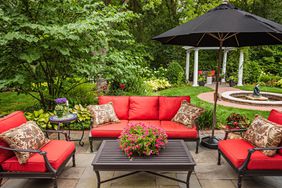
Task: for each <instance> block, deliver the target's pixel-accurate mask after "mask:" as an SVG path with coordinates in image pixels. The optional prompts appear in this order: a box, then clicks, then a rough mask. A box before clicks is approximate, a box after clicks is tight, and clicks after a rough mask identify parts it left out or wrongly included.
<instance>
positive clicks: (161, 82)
mask: <svg viewBox="0 0 282 188" xmlns="http://www.w3.org/2000/svg"><path fill="white" fill-rule="evenodd" d="M145 84H146V85H147V86H149V87H150V88H151V89H152V90H153V91H158V90H160V89H165V88H168V87H171V85H170V83H169V82H168V80H166V79H158V78H157V79H152V80H148V81H145Z"/></svg>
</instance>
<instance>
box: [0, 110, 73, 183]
mask: <svg viewBox="0 0 282 188" xmlns="http://www.w3.org/2000/svg"><path fill="white" fill-rule="evenodd" d="M26 121H27V120H26V118H25V116H24V113H23V112H20V111H17V112H14V113H12V114H10V115H8V116H6V117H3V118H0V133H2V132H5V131H7V130H9V129H12V128H15V127H18V126H20V125H21V124H23V123H25V122H26ZM44 132H45V133H46V134H48V133H59V134H64V135H65V138H66V140H51V141H49V142H48V143H47V144H46V145H44V146H43V147H42V148H41V149H40V150H31V149H27V150H19V149H12V148H9V146H8V144H6V143H5V142H3V141H1V140H0V185H1V182H2V179H3V178H4V177H7V178H40V179H42V178H44V179H53V180H54V188H56V187H57V177H58V175H59V174H60V173H61V172H62V171H63V169H64V167H65V165H66V164H67V162H68V161H69V160H70V158H72V162H73V166H75V144H74V143H73V142H69V141H67V140H68V136H67V133H65V132H63V131H53V130H48V131H44ZM15 151H18V152H30V153H33V155H32V156H31V157H30V158H29V159H28V161H27V163H25V164H20V163H19V162H18V160H17V158H16V156H15V154H14V152H15Z"/></svg>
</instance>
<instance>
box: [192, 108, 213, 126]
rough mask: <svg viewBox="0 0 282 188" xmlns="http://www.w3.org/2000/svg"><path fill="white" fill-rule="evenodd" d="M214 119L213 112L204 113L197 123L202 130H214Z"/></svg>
mask: <svg viewBox="0 0 282 188" xmlns="http://www.w3.org/2000/svg"><path fill="white" fill-rule="evenodd" d="M212 118H213V112H212V111H211V110H207V111H205V112H203V113H202V114H201V115H200V116H199V117H198V118H197V119H196V123H197V125H198V128H199V129H200V130H205V129H211V128H212Z"/></svg>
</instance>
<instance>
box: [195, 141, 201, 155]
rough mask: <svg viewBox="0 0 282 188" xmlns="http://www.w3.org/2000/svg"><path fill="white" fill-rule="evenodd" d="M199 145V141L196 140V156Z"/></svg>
mask: <svg viewBox="0 0 282 188" xmlns="http://www.w3.org/2000/svg"><path fill="white" fill-rule="evenodd" d="M199 143H200V140H199V139H198V140H197V141H196V154H197V153H199Z"/></svg>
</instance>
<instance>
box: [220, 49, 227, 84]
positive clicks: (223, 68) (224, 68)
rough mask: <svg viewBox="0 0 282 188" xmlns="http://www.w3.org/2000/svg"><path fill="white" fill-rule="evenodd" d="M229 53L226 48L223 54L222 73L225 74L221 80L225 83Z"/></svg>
mask: <svg viewBox="0 0 282 188" xmlns="http://www.w3.org/2000/svg"><path fill="white" fill-rule="evenodd" d="M227 53H228V50H224V54H223V64H222V74H223V78H221V82H223V83H225V74H226V63H227Z"/></svg>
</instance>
